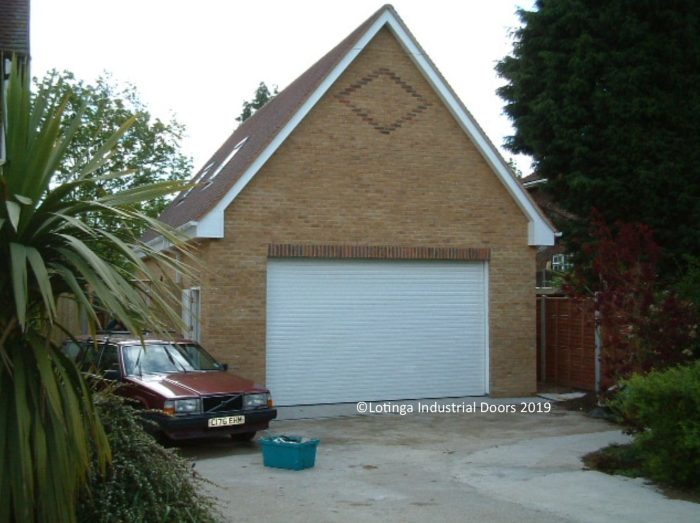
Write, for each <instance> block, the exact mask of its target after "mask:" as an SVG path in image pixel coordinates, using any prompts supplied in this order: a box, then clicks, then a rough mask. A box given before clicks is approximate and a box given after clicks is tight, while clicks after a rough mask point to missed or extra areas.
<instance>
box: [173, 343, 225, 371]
mask: <svg viewBox="0 0 700 523" xmlns="http://www.w3.org/2000/svg"><path fill="white" fill-rule="evenodd" d="M177 348H178V349H179V350H180V352H182V353H183V355H184V356H185V357H186V358H187V360H188V361H189V362H190V363H191V364H192V367H194V368H195V369H197V370H221V368H222V365H221V363H219V362H218V361H216V360H215V359H214V358H212V357H211V355H210V354H209V353H208V352H207V351H205V350H204V349H203V348H202V347H201V346H200V345H198V344H196V343H178V344H177Z"/></svg>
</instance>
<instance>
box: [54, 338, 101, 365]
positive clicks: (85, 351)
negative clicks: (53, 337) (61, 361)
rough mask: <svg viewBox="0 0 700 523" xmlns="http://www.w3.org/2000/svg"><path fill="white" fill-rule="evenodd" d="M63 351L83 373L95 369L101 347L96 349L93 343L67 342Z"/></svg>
mask: <svg viewBox="0 0 700 523" xmlns="http://www.w3.org/2000/svg"><path fill="white" fill-rule="evenodd" d="M61 351H62V352H63V354H65V355H66V356H67V357H68V358H70V359H72V360H73V361H74V362H75V363H76V365H77V366H78V368H80V369H81V370H83V371H89V370H91V369H94V368H95V366H96V364H97V356H98V354H99V351H100V347H99V346H98V347H95V344H94V343H93V342H92V341H81V342H79V343H76V342H74V341H67V342H66V343H64V344H63V347H62V348H61Z"/></svg>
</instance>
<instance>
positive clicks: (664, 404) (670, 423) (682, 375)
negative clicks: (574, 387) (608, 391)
mask: <svg viewBox="0 0 700 523" xmlns="http://www.w3.org/2000/svg"><path fill="white" fill-rule="evenodd" d="M612 407H613V409H614V410H615V411H616V412H617V413H618V414H620V415H621V416H622V418H623V420H624V421H625V422H626V423H627V424H628V425H629V426H630V427H631V429H632V431H633V432H634V447H635V448H636V449H637V451H638V452H639V456H640V457H641V459H642V462H643V468H644V471H645V473H646V474H647V475H648V476H649V477H650V478H652V479H654V480H657V481H660V482H662V483H667V484H670V485H677V486H684V487H698V486H700V361H696V362H695V363H693V364H691V365H688V366H683V367H674V368H671V369H667V370H665V371H655V372H651V373H649V374H648V375H646V376H642V375H635V376H633V377H632V378H630V379H629V380H627V381H625V382H624V388H623V390H622V391H621V392H620V394H618V396H617V397H616V398H615V399H614V400H613V402H612Z"/></svg>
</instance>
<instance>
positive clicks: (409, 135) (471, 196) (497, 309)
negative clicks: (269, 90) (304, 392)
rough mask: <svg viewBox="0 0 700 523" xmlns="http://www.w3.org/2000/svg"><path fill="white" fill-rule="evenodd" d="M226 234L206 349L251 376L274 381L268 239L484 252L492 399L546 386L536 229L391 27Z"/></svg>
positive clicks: (209, 259) (210, 260) (213, 261)
mask: <svg viewBox="0 0 700 523" xmlns="http://www.w3.org/2000/svg"><path fill="white" fill-rule="evenodd" d="M382 68H385V69H382ZM386 71H388V72H386ZM368 79H369V80H368ZM353 85H355V86H356V87H353ZM357 86H360V87H357ZM418 96H422V98H418ZM421 107H422V108H421ZM353 109H355V110H354V111H353ZM411 113H413V114H411ZM397 124H398V125H397ZM387 131H388V132H387ZM225 231H226V238H225V239H222V240H211V241H210V242H209V245H208V249H205V251H203V252H202V261H203V262H204V263H205V264H206V265H208V266H209V267H210V269H211V270H210V271H209V272H208V273H207V274H206V275H205V277H204V281H203V282H202V283H203V285H202V287H203V291H202V300H203V303H202V308H203V309H202V316H203V317H202V332H203V343H204V345H205V347H207V348H208V349H209V350H210V351H212V352H213V353H215V354H216V355H217V356H218V357H219V358H221V359H223V360H224V361H226V362H228V363H230V364H231V365H232V366H233V367H234V368H236V369H238V371H240V372H241V373H242V374H244V375H247V376H250V377H251V378H253V379H255V380H257V381H261V382H264V381H265V323H266V321H265V320H266V310H265V300H266V264H267V246H268V244H270V243H287V244H358V245H397V246H435V247H473V248H489V249H490V250H491V261H490V262H489V267H490V271H489V279H490V345H491V358H490V369H491V393H492V395H494V396H508V395H519V394H528V393H532V392H534V391H535V389H536V383H535V379H536V378H535V309H534V298H533V285H534V279H533V275H534V268H535V252H534V249H532V248H530V247H528V245H527V221H526V219H525V217H524V215H523V214H522V212H521V211H520V210H519V208H518V207H517V206H516V204H515V203H514V202H513V200H512V199H511V197H510V196H509V195H508V194H507V192H506V190H505V189H504V187H503V186H502V184H501V183H500V181H499V180H498V178H497V177H496V175H495V174H494V173H493V172H492V170H491V169H490V168H489V166H488V165H487V164H486V162H485V161H484V160H483V158H482V157H481V155H480V154H479V153H478V151H477V149H476V148H475V147H474V145H473V144H472V143H471V142H470V141H469V139H468V138H467V137H466V135H465V134H464V132H463V131H462V130H461V128H460V127H459V126H458V124H457V123H456V121H455V120H454V118H453V117H452V116H451V115H450V114H449V112H448V111H447V109H446V108H445V107H444V106H443V105H442V103H441V102H440V100H439V99H438V98H437V96H436V95H435V94H434V93H433V91H432V90H431V88H430V87H429V85H428V84H427V82H426V81H425V79H424V78H423V77H422V75H421V74H420V72H419V71H418V70H417V69H416V68H415V66H414V65H413V63H412V62H411V61H410V59H409V58H408V56H407V55H406V54H405V52H404V50H403V49H402V48H401V47H400V45H399V44H398V42H397V41H396V40H395V38H394V37H393V35H391V33H390V32H389V31H388V30H387V29H383V30H382V31H381V32H380V33H379V34H378V35H377V36H376V37H375V39H374V40H373V41H372V42H371V43H370V44H369V46H368V47H367V48H366V49H365V50H364V51H363V52H362V53H361V54H360V56H359V57H358V58H357V59H356V60H355V61H354V62H353V63H352V64H351V65H350V66H349V68H348V69H347V71H346V72H345V73H344V74H343V75H342V76H341V78H340V79H339V80H338V81H337V82H336V83H335V84H334V86H333V87H332V88H331V90H330V91H329V92H328V93H326V95H325V96H324V97H323V98H322V99H321V100H320V102H319V103H318V104H317V105H316V107H314V109H313V110H312V111H311V112H310V113H309V115H308V116H307V117H306V118H305V119H304V120H303V121H302V122H301V124H300V125H299V126H298V127H297V129H296V130H295V131H294V132H293V133H292V134H291V136H290V137H289V138H288V139H287V141H286V142H285V143H284V144H283V145H282V146H281V147H280V149H278V151H277V153H276V154H275V155H273V157H272V158H271V159H270V160H269V161H268V163H267V164H266V165H265V166H264V167H263V168H262V169H261V170H260V171H259V172H258V174H257V175H256V177H255V178H254V179H253V180H252V181H251V182H250V184H249V185H248V186H247V187H246V188H245V189H244V190H243V192H241V194H240V195H239V196H238V197H237V199H236V200H235V201H234V202H233V204H232V205H231V206H230V207H229V208H228V210H227V211H226V215H225Z"/></svg>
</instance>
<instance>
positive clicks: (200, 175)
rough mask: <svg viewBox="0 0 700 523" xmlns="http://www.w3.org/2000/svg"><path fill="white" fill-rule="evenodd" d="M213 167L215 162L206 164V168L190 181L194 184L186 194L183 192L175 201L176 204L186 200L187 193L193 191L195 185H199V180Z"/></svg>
mask: <svg viewBox="0 0 700 523" xmlns="http://www.w3.org/2000/svg"><path fill="white" fill-rule="evenodd" d="M212 167H214V162H209V163H208V164H207V165H205V166H204V169H202V171H201V172H200V173H199V174H198V175H197V176H195V177H194V178H193V179H192V181H191V182H190V183H191V184H192V187H190V188H189V189H187V191H186V192H185V194H183V195H182V196H181V197H180V198H178V200H177V203H175V205H180V204H181V203H182V202H184V201H185V198H187V195H188V194H190V193H191V192H192V189H194V187H195V185H197V183H198V182H199V180H201V179H203V178H205V177H206V176H207V173H208V172H209V171H211V168H212Z"/></svg>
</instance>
